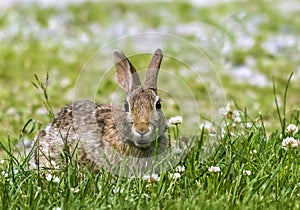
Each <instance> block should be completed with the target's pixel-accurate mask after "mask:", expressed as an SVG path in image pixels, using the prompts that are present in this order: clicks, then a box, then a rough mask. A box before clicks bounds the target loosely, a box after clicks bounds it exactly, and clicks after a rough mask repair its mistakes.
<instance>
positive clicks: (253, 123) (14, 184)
mask: <svg viewBox="0 0 300 210" xmlns="http://www.w3.org/2000/svg"><path fill="white" fill-rule="evenodd" d="M34 2H35V3H34ZM49 2H51V1H49ZM299 7H300V4H299V3H298V2H297V1H285V2H283V1H274V2H273V3H272V4H271V3H270V2H268V1H245V2H243V1H241V2H235V1H228V2H226V3H224V2H223V3H222V2H220V3H216V4H213V3H212V4H207V5H203V4H198V3H197V1H191V2H181V1H178V2H173V3H170V2H159V1H157V2H156V1H155V2H133V3H128V2H124V1H116V2H114V3H111V2H107V1H77V2H73V3H72V2H69V3H64V2H60V3H47V1H40V2H39V1H33V2H31V3H20V2H19V3H16V4H9V5H6V4H4V3H0V40H1V45H0V99H1V100H0V208H1V209H220V208H223V209H263V208H268V209H299V208H300V143H299V139H300V132H299V131H298V128H299V102H300V101H299V100H300V99H299V91H300V85H299V82H298V81H299V79H300V68H299V67H300V58H299V56H298V55H299V51H300V38H299V37H300V36H299V35H300V34H299V33H300V22H299V20H300V18H299V11H300V9H299ZM115 48H119V49H121V50H123V51H124V53H125V54H129V55H131V56H132V57H131V61H132V63H134V64H135V66H136V67H137V69H143V68H145V67H146V66H147V64H148V63H147V62H148V60H149V58H150V57H151V54H150V53H151V52H153V51H154V50H155V49H156V48H161V49H162V50H163V52H164V53H165V59H164V60H163V64H162V69H163V70H162V72H161V75H160V77H159V86H160V87H161V91H160V92H159V93H160V94H161V95H162V98H163V102H162V106H163V110H164V112H165V114H166V116H167V118H168V119H169V118H171V117H173V116H182V117H183V122H182V123H181V124H176V125H175V126H174V125H170V128H169V131H170V132H171V133H174V136H175V137H176V135H178V132H181V133H183V134H185V133H188V134H189V135H192V136H193V137H195V139H196V140H195V142H194V144H193V146H192V147H191V148H189V151H188V153H187V155H186V156H185V158H184V159H183V160H181V161H180V162H178V164H176V165H174V167H173V168H172V169H170V170H168V171H165V172H163V173H161V174H149V176H147V177H143V178H142V179H140V178H136V177H120V176H115V175H113V174H111V173H109V172H107V171H101V172H99V173H95V172H93V171H90V170H88V169H78V167H77V165H76V164H70V165H67V166H63V167H61V168H59V169H58V168H57V169H54V170H37V169H35V170H30V169H29V168H30V165H28V159H21V160H17V159H15V158H14V157H13V149H14V146H15V145H16V144H17V143H18V142H20V141H27V140H32V139H33V138H34V136H35V135H36V134H37V132H38V130H39V129H41V128H43V127H45V126H46V125H47V124H48V123H49V122H50V121H51V120H52V119H53V114H54V113H56V112H57V111H58V110H59V109H60V108H61V107H62V106H64V105H65V104H68V103H70V102H71V101H72V100H74V99H77V98H88V99H91V100H95V101H97V102H120V101H122V100H123V98H124V95H122V94H120V93H119V92H118V88H117V83H116V82H115V79H114V73H113V62H112V60H111V53H112V51H113V49H115ZM170 72H171V73H170ZM170 76H172V77H171V78H170ZM185 88H186V89H185ZM115 96H117V97H116V98H117V99H116V101H114V100H115V98H114V97H115ZM119 100H120V101H119ZM195 107H196V109H195ZM195 116H196V117H195ZM214 120H217V122H215V121H214ZM191 127H192V128H193V129H190V128H191ZM191 132H192V133H191ZM210 139H214V140H215V141H216V142H217V144H214V148H213V149H212V150H209V149H208V150H205V148H206V147H207V145H206V142H208V141H209V140H210Z"/></svg>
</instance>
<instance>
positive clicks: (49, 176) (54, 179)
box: [46, 174, 60, 183]
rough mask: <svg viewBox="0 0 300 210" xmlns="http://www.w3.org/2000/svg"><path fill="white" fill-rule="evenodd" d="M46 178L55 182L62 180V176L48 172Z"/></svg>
mask: <svg viewBox="0 0 300 210" xmlns="http://www.w3.org/2000/svg"><path fill="white" fill-rule="evenodd" d="M46 180H47V181H48V182H51V181H52V182H54V183H59V182H60V178H59V177H57V176H53V175H52V174H47V175H46Z"/></svg>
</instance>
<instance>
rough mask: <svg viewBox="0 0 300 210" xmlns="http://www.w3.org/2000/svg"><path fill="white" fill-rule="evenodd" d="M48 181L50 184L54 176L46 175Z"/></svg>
mask: <svg viewBox="0 0 300 210" xmlns="http://www.w3.org/2000/svg"><path fill="white" fill-rule="evenodd" d="M46 180H47V181H48V182H50V181H51V180H52V174H47V175H46Z"/></svg>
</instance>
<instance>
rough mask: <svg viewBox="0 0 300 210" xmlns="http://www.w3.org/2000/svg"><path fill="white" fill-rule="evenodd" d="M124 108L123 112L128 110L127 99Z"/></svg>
mask: <svg viewBox="0 0 300 210" xmlns="http://www.w3.org/2000/svg"><path fill="white" fill-rule="evenodd" d="M124 109H125V112H129V104H128V102H127V101H125V102H124Z"/></svg>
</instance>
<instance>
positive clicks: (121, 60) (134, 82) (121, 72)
mask: <svg viewBox="0 0 300 210" xmlns="http://www.w3.org/2000/svg"><path fill="white" fill-rule="evenodd" d="M113 58H114V64H115V70H116V77H117V80H118V83H119V85H120V87H121V88H122V89H123V90H124V91H125V92H126V93H130V92H131V91H132V90H134V89H135V88H137V87H138V86H141V82H140V78H139V75H138V73H137V71H136V69H135V68H134V66H133V65H132V64H131V63H130V61H129V60H128V58H127V57H126V56H125V55H124V54H123V52H122V51H120V50H114V52H113Z"/></svg>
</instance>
